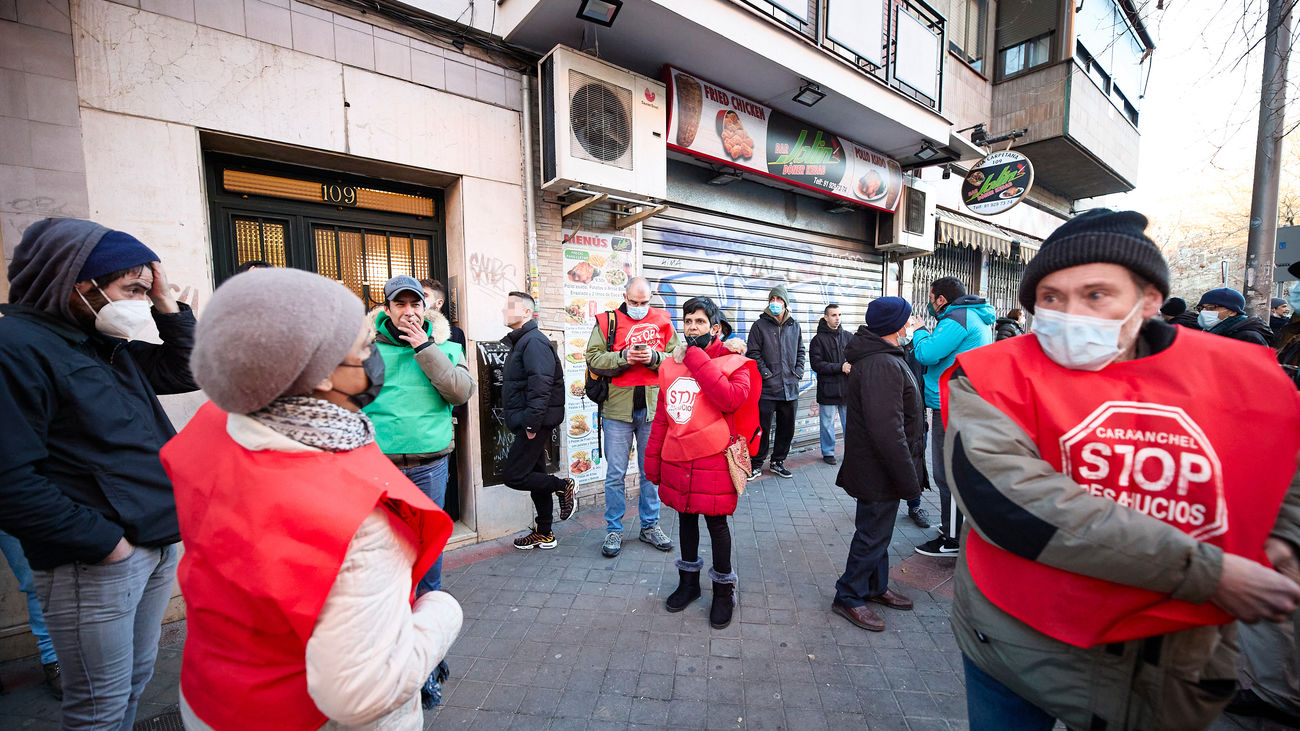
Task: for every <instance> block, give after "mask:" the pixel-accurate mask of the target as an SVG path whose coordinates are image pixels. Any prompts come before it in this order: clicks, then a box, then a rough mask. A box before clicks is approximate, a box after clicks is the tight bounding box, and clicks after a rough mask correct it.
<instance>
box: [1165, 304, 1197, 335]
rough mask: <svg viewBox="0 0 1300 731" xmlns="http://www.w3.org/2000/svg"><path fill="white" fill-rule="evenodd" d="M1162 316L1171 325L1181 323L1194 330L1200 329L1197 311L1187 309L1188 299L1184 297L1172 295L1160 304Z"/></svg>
mask: <svg viewBox="0 0 1300 731" xmlns="http://www.w3.org/2000/svg"><path fill="white" fill-rule="evenodd" d="M1160 317H1161V318H1162V319H1163V320H1164V321H1165V322H1167V323H1169V324H1170V325H1181V326H1182V327H1189V328H1191V329H1193V330H1200V329H1201V326H1200V325H1198V324H1196V311H1195V310H1189V309H1187V300H1185V299H1183V298H1182V297H1170V298H1169V299H1167V300H1165V303H1164V304H1163V305H1161V306H1160Z"/></svg>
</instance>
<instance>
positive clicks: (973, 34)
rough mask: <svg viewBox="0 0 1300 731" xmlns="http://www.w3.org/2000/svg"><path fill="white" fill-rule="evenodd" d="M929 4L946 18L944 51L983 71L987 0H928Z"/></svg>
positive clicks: (987, 10)
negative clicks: (946, 49)
mask: <svg viewBox="0 0 1300 731" xmlns="http://www.w3.org/2000/svg"><path fill="white" fill-rule="evenodd" d="M929 4H930V6H931V7H933V8H934V9H935V10H937V11H938V12H939V13H940V14H941V15H943V16H944V18H946V19H947V21H948V22H947V23H946V26H945V27H946V28H947V31H948V50H949V51H951V52H952V53H954V54H956V55H957V56H958V57H959V58H961V59H962V60H963V61H965V62H966V63H968V64H970V65H971V66H974V67H975V70H976V71H979V72H980V73H983V72H984V38H985V36H986V35H987V31H988V25H989V5H988V0H930V3H929Z"/></svg>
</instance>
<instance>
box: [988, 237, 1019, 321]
mask: <svg viewBox="0 0 1300 731" xmlns="http://www.w3.org/2000/svg"><path fill="white" fill-rule="evenodd" d="M1024 275H1025V263H1024V262H1023V261H1021V260H1020V257H1014V258H1013V257H1010V256H1003V255H1002V254H992V253H991V254H989V277H988V283H987V285H986V286H985V287H984V298H985V299H987V300H988V301H989V304H990V305H993V311H994V312H996V313H997V315H998V317H1006V315H1007V310H1010V309H1012V308H1016V307H1020V298H1019V292H1020V279H1021V278H1022V277H1023V276H1024Z"/></svg>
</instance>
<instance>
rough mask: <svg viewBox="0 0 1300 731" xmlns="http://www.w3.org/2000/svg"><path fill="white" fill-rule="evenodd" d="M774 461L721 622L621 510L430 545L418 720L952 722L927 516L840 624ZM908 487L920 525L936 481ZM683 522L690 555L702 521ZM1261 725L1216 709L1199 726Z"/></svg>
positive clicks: (50, 705) (814, 464) (14, 723)
mask: <svg viewBox="0 0 1300 731" xmlns="http://www.w3.org/2000/svg"><path fill="white" fill-rule="evenodd" d="M787 466H789V467H790V468H791V469H792V470H793V471H794V474H795V476H794V479H788V480H787V479H781V478H778V477H775V476H772V475H770V474H768V475H765V476H764V477H763V479H761V480H757V481H755V482H751V483H750V484H749V488H748V489H747V491H746V493H745V495H744V496H743V497H742V498H741V501H740V506H739V508H738V509H737V511H736V514H735V516H734V518H733V520H732V533H733V538H732V543H733V555H734V558H733V560H734V566H735V570H736V572H737V574H739V576H740V583H739V588H738V592H739V599H740V606H739V609H738V610H737V614H736V618H735V620H734V621H733V623H732V624H731V626H730V627H728V628H726V629H724V630H714V629H712V628H710V627H709V624H708V609H709V601H710V598H711V596H710V593H709V589H708V588H707V582H705V589H704V595H703V597H701V599H700V600H699V601H697V602H695V603H694V604H692V605H691V606H690V607H688V608H687V609H686V610H685V611H683V612H681V613H679V614H669V613H668V612H666V611H665V610H664V608H663V600H664V597H666V596H667V595H668V594H669V593H671V592H672V590H673V589H674V588H675V587H676V583H677V573H676V570H675V568H674V567H673V559H674V558H676V557H677V556H678V555H679V554H678V553H677V551H676V550H674V551H673V552H671V553H663V552H660V551H657V550H655V549H654V548H653V547H651V546H649V545H647V544H645V543H641V542H639V541H637V540H636V530H635V527H636V526H637V525H638V521H637V519H636V517H635V515H629V516H628V519H625V520H624V524H625V525H626V526H630V527H629V528H628V529H627V530H626V531H625V534H624V537H625V542H624V544H623V552H622V553H621V554H620V555H619V556H617V557H616V558H613V559H607V558H605V557H603V556H601V555H600V545H601V542H602V541H603V540H604V535H605V531H604V520H603V518H602V517H601V508H600V507H599V506H594V507H587V508H581V509H580V511H579V513H578V514H577V515H576V516H575V517H574V518H573V519H571V520H569V521H568V522H565V523H560V524H557V530H556V533H557V536H558V538H559V543H560V545H559V546H558V547H557V548H556V549H554V550H550V551H542V550H533V551H517V550H515V549H514V548H513V547H512V546H511V545H510V539H511V538H513V536H511V537H509V538H505V539H501V540H499V541H493V542H490V543H485V544H479V545H475V546H470V547H467V548H462V549H458V550H456V551H452V552H450V553H448V554H447V557H446V560H445V564H444V578H443V581H444V585H445V588H446V589H447V590H448V591H450V592H451V593H452V594H453V595H455V596H456V598H457V599H459V600H460V602H461V605H462V606H463V607H464V610H465V626H464V629H463V630H462V632H461V636H460V638H459V640H458V641H457V642H456V644H455V646H454V647H453V648H452V650H451V653H450V655H449V656H448V662H449V663H450V665H451V670H452V676H451V679H450V680H449V681H448V682H447V684H446V689H445V691H446V692H445V696H444V703H443V705H442V706H441V707H439V708H438V709H436V710H435V711H433V712H430V713H426V714H425V720H426V723H425V727H426V728H436V729H492V730H504V729H529V730H530V731H540V730H544V729H552V730H555V731H559V730H561V729H592V730H597V729H641V728H644V729H688V728H692V729H704V728H707V729H730V728H741V729H785V730H788V731H814V730H816V729H829V728H835V729H850V728H852V729H866V728H869V729H913V730H920V729H964V728H967V724H966V720H965V719H966V708H965V692H964V683H963V679H962V675H961V672H960V667H961V664H960V661H961V658H960V655H959V653H958V652H957V649H956V645H955V643H954V641H953V638H952V633H951V631H950V630H949V626H948V619H947V617H948V612H949V607H950V605H951V589H952V582H951V576H952V565H953V563H954V562H953V561H952V560H946V559H930V558H926V557H923V556H919V555H917V554H915V553H914V552H913V550H912V549H913V547H914V546H916V545H918V544H920V543H922V542H924V541H926V540H929V539H930V538H932V537H934V535H935V534H936V531H935V530H933V529H932V530H925V531H923V530H921V529H919V528H916V527H915V526H914V525H912V523H911V521H910V520H908V518H907V517H906V514H905V513H904V512H903V511H902V510H900V511H899V516H898V521H897V523H896V524H895V532H894V539H893V542H892V544H891V545H890V553H891V563H892V564H893V565H894V569H893V571H892V575H893V580H892V582H891V586H892V588H895V589H897V590H899V591H902V592H903V593H905V594H907V595H908V596H910V597H911V598H912V599H913V601H914V602H915V603H916V608H915V609H914V610H913V611H909V612H900V611H895V610H890V609H886V608H883V607H880V608H879V610H878V613H880V614H881V615H882V616H883V617H884V618H885V621H886V623H887V629H886V631H885V632H881V633H874V632H866V631H863V630H861V629H858V628H857V627H854V626H853V625H850V624H849V623H848V622H847V621H845V620H844V619H842V618H840V617H838V616H835V615H833V614H831V613H830V602H831V599H832V597H833V596H834V592H835V580H836V579H837V578H838V577H839V574H840V572H842V571H843V569H844V560H845V557H846V556H847V553H848V543H849V540H850V538H851V537H852V535H853V514H854V504H853V501H852V500H850V499H849V498H848V497H847V496H846V495H845V494H844V492H843V491H842V490H840V489H839V488H837V487H835V485H834V481H835V475H836V471H837V470H838V469H839V468H838V467H832V466H829V465H826V464H823V463H822V462H821V461H820V459H819V458H818V457H817V456H816V455H812V456H803V457H796V458H792V459H790V460H788V461H787ZM924 500H925V502H926V507H927V509H929V511H930V513H931V517H932V519H933V520H935V521H936V522H937V520H938V515H939V512H938V507H937V503H936V495H935V492H934V491H928V492H926V493H925V497H924ZM630 507H633V508H634V506H630ZM662 524H663V527H664V530H665V531H667V532H668V534H669V535H670V536H671V537H672V538H673V540H674V541H676V539H677V516H676V513H674V512H673V511H671V510H668V509H665V510H664V511H663V516H662ZM523 528H524V526H520V529H521V530H522V529H523ZM701 534H702V535H701V541H702V543H703V545H702V546H701V550H700V552H701V555H702V556H704V557H706V559H707V557H708V556H709V555H710V553H709V542H708V531H707V530H704V529H703V526H701ZM180 651H181V644H180V642H179V638H175V639H174V640H173V641H172V642H170V643H168V644H166V645H165V646H164V647H163V648H162V649H161V650H160V654H159V662H158V667H157V670H156V672H155V675H154V679H153V681H152V682H151V683H150V685H149V688H148V690H147V691H146V695H145V698H144V699H143V702H142V704H141V708H140V714H139V718H140V719H141V720H140V722H138V723H137V726H136V728H137V729H140V730H141V731H143V730H144V729H146V728H148V729H150V730H151V731H152V730H154V729H160V728H163V727H164V726H163V725H162V722H163V721H164V720H167V719H169V717H170V718H174V716H170V712H174V709H175V703H176V702H177V691H176V689H177V686H178V684H179V678H180ZM39 679H40V666H39V664H38V663H36V662H35V661H34V660H30V659H29V660H25V661H17V662H12V663H6V664H3V665H0V680H3V682H4V684H5V686H6V688H7V692H5V693H4V694H0V728H3V729H11V728H12V729H32V730H36V729H42V730H43V729H55V728H57V727H58V724H57V719H58V705H57V702H55V701H54V700H53V698H52V697H51V696H50V695H49V694H48V693H47V692H46V691H45V689H44V688H43V687H41V686H40V685H39ZM149 719H152V721H150V720H149ZM174 728H179V726H174ZM1274 728H1281V727H1280V726H1275V725H1272V724H1260V723H1258V722H1253V721H1251V722H1245V721H1243V720H1238V719H1229V718H1226V717H1225V719H1221V720H1220V721H1219V722H1217V723H1216V724H1215V726H1214V729H1216V730H1218V731H1226V730H1229V729H1274Z"/></svg>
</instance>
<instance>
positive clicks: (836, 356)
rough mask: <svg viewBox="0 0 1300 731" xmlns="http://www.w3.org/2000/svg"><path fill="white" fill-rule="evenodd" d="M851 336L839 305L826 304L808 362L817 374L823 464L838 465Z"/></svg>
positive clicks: (810, 349)
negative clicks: (838, 436) (842, 321)
mask: <svg viewBox="0 0 1300 731" xmlns="http://www.w3.org/2000/svg"><path fill="white" fill-rule="evenodd" d="M849 336H850V333H849V331H848V330H845V329H844V328H842V327H840V306H839V305H826V309H824V310H822V319H820V320H818V321H817V334H816V335H814V336H813V339H812V342H811V343H809V344H808V360H809V361H811V362H812V369H813V372H814V373H816V374H817V405H818V406H819V407H820V408H819V409H818V412H819V414H820V417H821V424H820V426H821V447H822V461H823V462H825V463H826V464H835V415H836V414H837V413H838V414H839V415H840V428H841V429H843V428H844V425H845V423H846V419H847V418H848V417H847V415H846V414H845V406H844V379H845V377H846V374H847V373H848V372H849V363H848V361H846V360H844V346H845V345H847V344H848V342H849Z"/></svg>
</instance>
